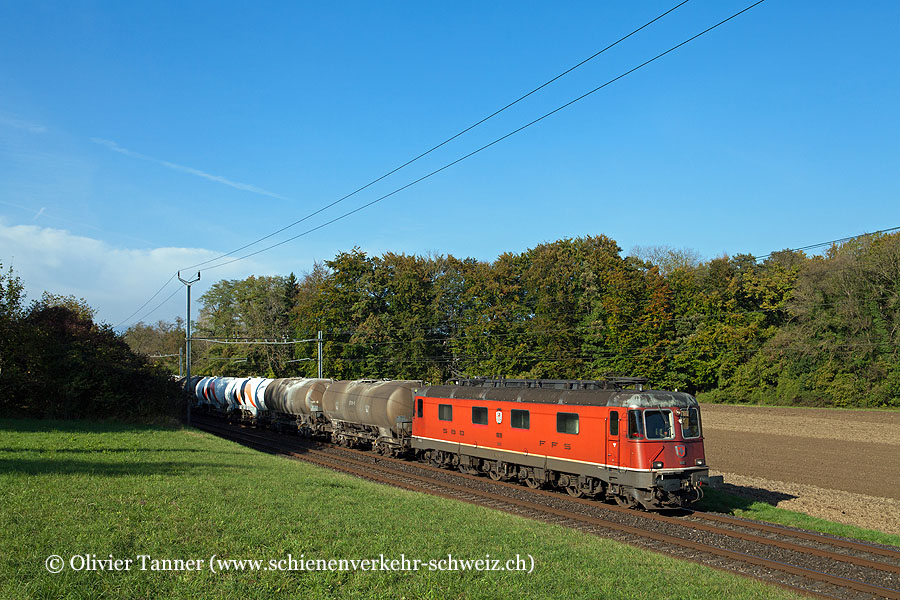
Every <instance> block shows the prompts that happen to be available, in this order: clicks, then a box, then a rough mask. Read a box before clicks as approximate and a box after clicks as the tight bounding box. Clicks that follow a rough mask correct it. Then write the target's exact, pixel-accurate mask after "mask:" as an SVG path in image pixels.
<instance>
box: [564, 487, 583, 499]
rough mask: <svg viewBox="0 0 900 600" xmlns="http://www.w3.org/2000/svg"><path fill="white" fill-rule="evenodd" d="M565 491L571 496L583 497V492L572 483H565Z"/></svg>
mask: <svg viewBox="0 0 900 600" xmlns="http://www.w3.org/2000/svg"><path fill="white" fill-rule="evenodd" d="M566 492H568V494H569V495H570V496H572V497H573V498H584V492H582V491H581V490H579V489H578V488H577V487H575V486H574V485H567V486H566Z"/></svg>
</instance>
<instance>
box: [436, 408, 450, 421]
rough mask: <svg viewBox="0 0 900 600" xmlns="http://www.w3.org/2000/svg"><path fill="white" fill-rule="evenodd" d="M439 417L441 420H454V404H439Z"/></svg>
mask: <svg viewBox="0 0 900 600" xmlns="http://www.w3.org/2000/svg"><path fill="white" fill-rule="evenodd" d="M438 419H440V420H441V421H452V420H453V406H451V405H450V404H438Z"/></svg>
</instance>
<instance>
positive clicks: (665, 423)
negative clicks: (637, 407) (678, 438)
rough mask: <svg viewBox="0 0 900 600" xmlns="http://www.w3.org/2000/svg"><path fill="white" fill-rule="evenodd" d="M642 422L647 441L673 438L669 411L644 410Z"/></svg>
mask: <svg viewBox="0 0 900 600" xmlns="http://www.w3.org/2000/svg"><path fill="white" fill-rule="evenodd" d="M644 422H645V424H646V426H647V439H648V440H665V439H668V438H672V437H675V434H674V432H673V430H674V427H673V425H674V424H673V423H672V411H671V410H645V411H644Z"/></svg>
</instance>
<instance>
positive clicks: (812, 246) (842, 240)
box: [753, 227, 900, 261]
mask: <svg viewBox="0 0 900 600" xmlns="http://www.w3.org/2000/svg"><path fill="white" fill-rule="evenodd" d="M898 230H900V227H891V228H889V229H879V230H878V231H873V232H872V233H860V234H859V235H851V236H849V237H843V238H839V239H836V240H831V241H828V242H819V243H818V244H810V245H809V246H801V247H800V248H791V249H790V252H805V251H806V250H815V249H816V248H824V247H826V246H833V245H834V244H843V243H846V242H849V241H851V240H855V239H858V238H862V237H868V236H873V235H881V234H884V233H891V232H892V231H898ZM778 252H783V251H782V250H776V251H774V252H769V253H768V254H763V255H760V256H754V257H753V260H756V261H760V260H763V259H765V258H769V257H771V256H772V255H773V254H777V253H778Z"/></svg>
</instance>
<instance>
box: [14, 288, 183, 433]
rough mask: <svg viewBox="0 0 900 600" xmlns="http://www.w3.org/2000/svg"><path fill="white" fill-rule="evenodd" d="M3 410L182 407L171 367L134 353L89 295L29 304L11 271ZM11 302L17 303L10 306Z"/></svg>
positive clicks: (165, 413)
mask: <svg viewBox="0 0 900 600" xmlns="http://www.w3.org/2000/svg"><path fill="white" fill-rule="evenodd" d="M2 284H3V288H4V290H5V291H6V293H5V298H6V303H5V304H4V307H6V308H5V310H4V312H3V314H2V315H0V328H2V334H3V335H2V337H0V346H2V348H0V350H2V354H0V382H2V387H3V389H4V394H2V395H0V410H2V412H3V414H6V415H22V416H32V417H54V418H64V419H70V418H119V419H128V420H153V419H158V418H161V417H170V416H172V415H174V414H176V411H177V410H178V402H179V398H180V395H179V394H178V393H177V390H175V389H174V383H173V382H172V381H171V380H170V378H169V377H167V376H166V374H165V373H163V372H161V371H158V370H156V369H154V368H152V367H151V366H149V365H148V364H147V363H146V360H145V359H144V358H142V357H140V356H138V355H136V354H135V353H133V352H132V351H131V350H130V349H129V347H128V345H127V344H126V343H125V341H124V340H123V339H122V338H121V337H119V336H118V335H116V333H115V332H114V331H113V330H112V328H111V327H110V326H108V325H96V324H95V323H94V322H93V321H92V320H91V315H93V314H94V310H93V309H92V308H91V307H90V306H88V305H87V303H86V302H84V300H83V299H80V300H79V299H75V298H74V297H71V296H69V297H62V296H55V295H52V294H47V293H44V295H43V297H42V298H41V300H40V301H38V302H35V303H33V304H32V306H31V307H30V309H28V310H27V311H25V310H23V309H22V308H21V304H22V298H23V297H24V289H23V288H22V286H21V284H20V283H18V278H16V277H15V276H14V275H12V272H11V271H10V272H9V273H8V274H7V275H5V276H4V281H3V282H2ZM10 307H12V310H9V308H10Z"/></svg>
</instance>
